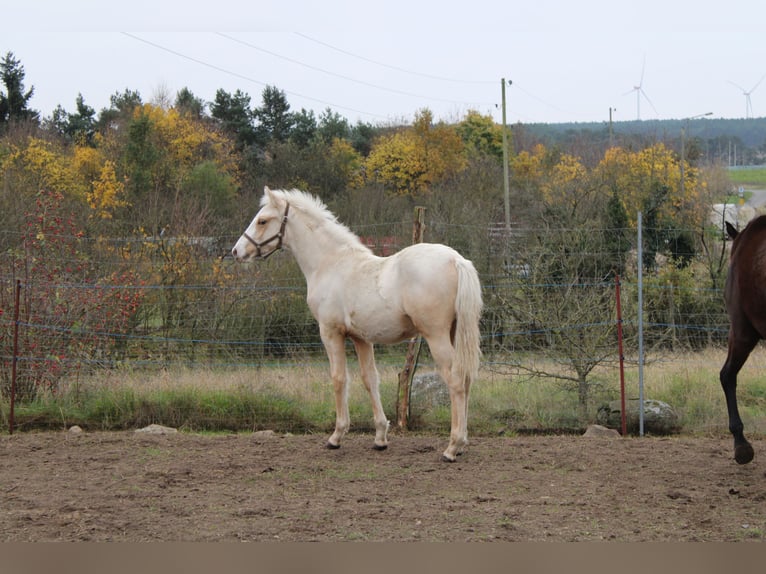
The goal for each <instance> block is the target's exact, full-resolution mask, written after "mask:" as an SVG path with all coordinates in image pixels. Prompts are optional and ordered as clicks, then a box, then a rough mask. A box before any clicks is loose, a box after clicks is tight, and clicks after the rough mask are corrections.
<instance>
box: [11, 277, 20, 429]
mask: <svg viewBox="0 0 766 574" xmlns="http://www.w3.org/2000/svg"><path fill="white" fill-rule="evenodd" d="M20 300H21V281H20V280H19V279H17V280H16V298H15V300H14V304H13V364H12V365H11V405H10V407H11V408H10V412H9V413H8V434H13V427H14V424H15V421H14V413H15V409H16V364H17V363H18V362H19V307H20Z"/></svg>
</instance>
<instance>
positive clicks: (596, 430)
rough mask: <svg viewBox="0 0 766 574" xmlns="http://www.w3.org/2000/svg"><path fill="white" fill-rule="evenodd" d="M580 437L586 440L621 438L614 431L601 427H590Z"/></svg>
mask: <svg viewBox="0 0 766 574" xmlns="http://www.w3.org/2000/svg"><path fill="white" fill-rule="evenodd" d="M582 436H584V437H587V438H621V437H620V433H619V432H617V431H616V430H614V429H610V428H606V427H604V426H601V425H590V426H589V427H588V428H587V429H586V430H585V434H583V435H582Z"/></svg>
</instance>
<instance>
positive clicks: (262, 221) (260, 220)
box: [258, 219, 266, 225]
mask: <svg viewBox="0 0 766 574" xmlns="http://www.w3.org/2000/svg"><path fill="white" fill-rule="evenodd" d="M258 225H266V220H265V219H259V220H258Z"/></svg>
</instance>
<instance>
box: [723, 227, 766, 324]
mask: <svg viewBox="0 0 766 574" xmlns="http://www.w3.org/2000/svg"><path fill="white" fill-rule="evenodd" d="M725 300H726V308H727V310H728V312H729V318H730V320H731V322H732V326H733V327H736V326H737V325H738V324H740V323H744V324H743V327H748V326H752V328H754V329H755V330H756V331H757V332H758V333H759V335H760V337H761V338H766V216H763V215H762V216H760V217H757V218H756V219H753V220H752V221H750V223H748V225H747V226H746V227H745V228H744V229H743V230H742V231H740V232H739V233H738V234H737V235H736V237H735V238H734V242H733V243H732V253H731V262H730V265H729V273H728V276H727V278H726V289H725Z"/></svg>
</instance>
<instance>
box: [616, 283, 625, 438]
mask: <svg viewBox="0 0 766 574" xmlns="http://www.w3.org/2000/svg"><path fill="white" fill-rule="evenodd" d="M614 286H615V298H616V299H617V352H618V353H619V355H620V423H621V430H622V436H625V435H626V434H628V425H627V421H626V416H625V355H624V353H623V351H622V303H621V299H622V296H621V295H620V276H619V275H617V274H615V276H614Z"/></svg>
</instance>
